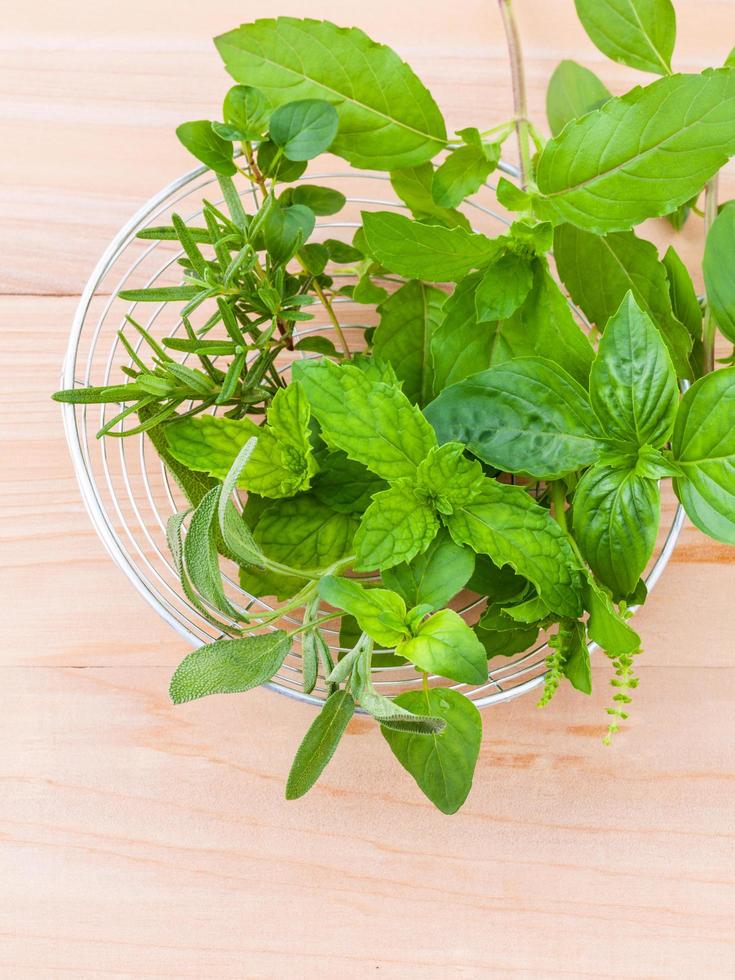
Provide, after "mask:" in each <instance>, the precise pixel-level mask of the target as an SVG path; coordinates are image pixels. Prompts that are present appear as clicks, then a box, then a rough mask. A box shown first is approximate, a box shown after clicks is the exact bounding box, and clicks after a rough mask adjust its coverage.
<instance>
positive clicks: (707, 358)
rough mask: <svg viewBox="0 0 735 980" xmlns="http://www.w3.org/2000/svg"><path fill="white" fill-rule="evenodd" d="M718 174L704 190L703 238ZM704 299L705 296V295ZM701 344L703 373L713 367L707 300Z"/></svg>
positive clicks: (709, 224) (712, 208) (712, 212)
mask: <svg viewBox="0 0 735 980" xmlns="http://www.w3.org/2000/svg"><path fill="white" fill-rule="evenodd" d="M718 176H719V175H718V174H715V175H714V177H713V178H712V179H711V180H710V181H709V183H708V184H707V186H706V188H705V191H704V240H705V242H706V241H707V235H708V234H709V230H710V228H711V227H712V222H713V221H714V220H715V218H716V217H717V178H718ZM705 299H706V297H705ZM702 345H703V347H704V370H705V373H707V372H709V371H714V369H715V321H714V317H713V316H712V310H711V309H710V305H709V302H707V306H706V308H705V311H704V323H703V324H702Z"/></svg>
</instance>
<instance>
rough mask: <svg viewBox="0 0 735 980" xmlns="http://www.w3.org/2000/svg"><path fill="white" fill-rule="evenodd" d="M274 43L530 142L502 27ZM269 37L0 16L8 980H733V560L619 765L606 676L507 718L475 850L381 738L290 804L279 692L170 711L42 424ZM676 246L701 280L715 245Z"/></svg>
mask: <svg viewBox="0 0 735 980" xmlns="http://www.w3.org/2000/svg"><path fill="white" fill-rule="evenodd" d="M517 7H518V14H519V19H520V21H521V27H522V31H523V37H524V45H525V49H526V54H527V57H528V62H529V69H528V70H529V88H530V97H531V103H532V107H533V109H534V112H535V113H536V114H537V115H539V114H540V113H541V111H542V107H543V93H544V89H545V85H546V81H547V79H548V76H549V74H550V72H551V71H552V70H553V67H554V65H555V64H556V63H557V61H558V60H559V59H560V58H562V57H574V58H577V59H578V60H580V61H582V62H583V63H584V64H587V65H588V66H589V67H592V68H594V69H595V70H597V71H598V72H600V73H601V74H604V77H605V79H606V81H607V82H608V83H609V85H610V86H611V87H612V88H613V89H614V90H615V91H621V90H622V89H623V88H624V87H625V85H626V79H627V78H629V77H630V76H629V74H628V73H627V72H626V71H625V70H624V69H622V68H619V67H617V66H614V65H609V64H606V63H605V62H604V61H603V59H602V58H601V56H599V55H598V54H597V53H596V51H595V50H594V48H593V47H592V46H591V44H590V43H589V42H588V41H587V40H586V38H585V36H584V33H583V32H582V30H581V28H580V27H579V26H578V25H577V24H576V22H575V20H574V16H573V4H572V0H518V2H517ZM676 7H677V11H678V13H679V34H680V38H681V42H680V48H679V52H678V53H677V57H676V64H677V67H679V68H680V69H682V70H687V69H697V68H699V67H701V66H703V65H704V64H707V63H719V62H721V61H722V60H723V59H724V57H725V56H726V54H727V52H728V50H729V49H730V47H731V46H732V43H733V42H735V9H734V8H733V4H732V3H731V2H728V0H720V2H718V0H699V2H695V0H677V2H676ZM190 8H191V9H190ZM269 12H270V11H269ZM278 12H282V13H291V14H296V15H302V16H303V15H309V16H320V17H321V16H326V17H331V18H333V19H335V20H337V21H340V22H343V23H355V24H359V25H360V26H361V27H363V28H364V29H366V30H367V31H369V32H370V33H372V34H373V35H375V36H376V37H379V38H381V39H383V40H386V41H387V42H389V43H392V44H394V45H395V46H396V47H397V48H398V50H399V51H400V52H401V54H402V55H404V56H405V57H406V58H407V59H408V60H409V61H411V63H412V64H413V65H414V66H415V67H416V69H417V70H418V71H419V73H420V74H421V75H422V77H423V78H424V79H425V80H426V81H427V82H428V83H429V84H430V85H431V87H432V88H433V90H434V91H435V93H436V95H437V98H438V101H439V103H440V104H441V106H442V108H443V109H444V110H445V112H446V116H447V119H448V122H449V124H450V125H451V126H452V127H455V126H461V125H463V124H464V125H466V124H468V123H471V122H481V123H484V124H485V125H488V126H489V125H491V124H492V123H493V122H494V121H496V120H498V119H500V118H502V117H503V115H504V114H507V113H508V111H509V105H510V101H509V93H508V90H507V87H506V71H507V64H506V59H505V53H504V47H503V42H502V35H501V31H500V22H499V18H498V15H497V11H496V9H495V5H494V4H492V3H489V2H487V0H458V2H455V3H453V4H451V5H448V4H445V3H438V2H437V3H428V4H427V3H425V2H418V0H404V2H403V3H402V4H400V5H397V4H395V2H388V0H373V3H372V4H370V5H365V4H362V3H358V2H357V0H339V2H337V0H314V2H312V3H309V4H306V3H305V2H303V0H283V2H282V3H280V4H279V5H278ZM260 13H261V8H260V7H256V5H255V4H254V3H252V2H248V0H245V2H242V0H240V2H238V3H234V2H232V0H222V2H220V3H218V4H215V5H204V4H199V5H186V7H185V9H184V8H182V5H181V4H175V3H173V2H172V0H159V2H158V3H156V4H151V3H146V4H143V3H142V2H140V0H128V3H126V4H121V5H111V4H99V3H93V2H92V0H75V2H73V3H71V4H57V3H51V2H49V0H43V2H37V3H34V4H14V5H12V7H11V6H10V5H6V9H5V10H4V11H3V31H2V35H1V36H0V118H1V119H2V122H3V126H4V132H5V134H6V137H7V144H6V149H5V152H3V153H2V154H0V209H1V210H2V214H3V226H4V240H5V248H4V249H3V266H2V275H1V276H0V293H2V295H1V296H0V331H1V336H2V341H3V348H2V350H3V354H2V363H3V366H4V368H5V370H4V372H3V377H4V383H3V386H2V393H1V394H0V399H1V400H2V405H1V406H0V439H2V459H3V463H4V466H3V472H2V480H1V481H0V504H1V505H2V506H1V509H0V539H1V541H2V550H1V553H0V576H1V579H0V588H1V589H2V593H1V594H2V595H3V596H4V597H5V600H6V601H5V604H4V605H5V610H6V615H5V627H6V628H5V629H4V632H3V658H2V666H0V681H1V682H2V690H3V711H2V713H1V714H0V774H1V775H2V780H3V791H2V794H1V795H0V835H1V836H0V881H2V899H0V977H2V978H3V980H5V978H7V980H24V978H29V980H30V978H34V980H37V978H43V980H58V978H64V977H72V978H74V980H86V978H96V977H108V976H109V977H116V978H121V977H122V978H125V977H130V978H135V980H148V978H154V977H155V978H162V977H170V978H183V977H192V978H207V980H229V978H238V980H241V978H243V977H248V978H249V977H267V978H271V977H273V978H281V977H289V978H290V977H321V978H324V977H330V978H331V977H359V978H361V977H407V976H408V977H422V978H424V977H428V978H434V977H436V978H444V977H468V978H475V977H478V978H479V977H529V978H534V980H535V978H545V977H579V976H585V977H612V978H642V977H682V978H699V977H718V978H719V977H730V976H732V975H733V974H734V973H735V941H734V940H733V932H732V917H733V909H734V908H735V869H734V868H733V854H735V840H734V837H735V835H734V834H733V829H732V828H733V821H732V812H733V804H734V803H735V792H734V790H735V747H734V745H735V740H734V739H733V722H732V718H733V713H734V710H735V657H734V656H733V655H734V654H735V649H734V647H735V644H734V643H733V640H732V635H733V631H734V629H733V628H734V627H735V617H734V616H733V606H732V595H733V594H734V593H735V552H733V549H728V548H725V547H724V546H721V545H717V544H714V543H712V542H709V541H707V540H705V539H704V538H703V537H702V536H701V535H700V534H699V533H698V532H696V531H694V530H693V529H691V528H687V529H686V530H685V532H684V534H683V535H682V538H681V541H680V545H679V547H678V549H677V551H676V553H675V555H674V559H673V561H672V563H671V565H670V567H669V569H668V570H667V572H666V575H665V577H664V579H663V580H662V581H661V583H660V584H659V586H658V588H657V591H656V594H655V595H654V596H653V597H652V599H651V602H650V604H649V605H648V606H647V607H646V609H645V610H644V611H643V612H642V613H641V614H640V617H639V619H638V623H639V626H640V630H641V632H642V633H643V635H644V637H645V642H646V648H645V649H646V652H645V655H644V657H643V658H641V667H640V674H641V678H642V680H641V685H640V688H639V690H638V692H637V693H636V698H635V705H634V710H633V717H632V720H631V722H630V723H629V724H628V725H627V726H626V728H625V730H624V731H623V732H621V733H620V735H619V737H618V739H617V742H616V744H615V745H614V747H613V748H612V749H605V748H604V747H603V746H602V745H601V743H600V732H601V730H602V728H603V726H604V722H605V714H604V709H605V706H606V705H607V704H608V701H609V694H610V689H609V687H608V686H607V683H606V677H607V671H606V669H605V667H604V665H599V666H598V667H597V668H596V669H595V682H596V683H595V693H594V695H593V696H592V697H590V698H583V697H581V696H579V695H576V696H575V695H573V693H572V692H569V691H562V692H560V695H559V696H558V697H557V698H556V699H555V701H554V702H553V703H552V705H551V706H549V708H547V709H546V710H544V711H537V710H536V709H535V708H534V705H533V699H532V698H524V699H520V700H518V701H515V702H511V703H509V704H507V705H505V706H503V707H500V708H497V709H491V710H489V711H488V712H486V714H485V723H486V737H485V741H484V744H483V750H482V754H481V758H480V762H479V765H478V772H477V777H476V785H475V788H474V789H473V792H472V794H471V796H470V798H469V800H468V803H467V805H466V807H465V809H464V810H463V811H462V812H461V813H460V814H458V815H457V816H455V817H453V818H446V817H444V816H442V815H441V814H439V813H437V812H435V811H434V810H433V809H431V807H430V806H429V805H428V803H427V802H426V801H425V800H424V798H423V797H422V796H421V795H420V794H419V793H418V791H417V790H416V789H415V788H414V786H413V784H412V783H411V781H410V779H408V778H407V777H406V776H405V774H404V773H403V772H402V770H400V769H399V767H398V766H397V765H396V764H395V762H394V760H393V759H392V757H391V756H390V753H389V752H388V750H387V747H386V746H385V744H384V743H383V741H382V739H381V737H380V735H379V734H378V733H377V732H376V731H375V729H374V728H373V727H371V726H370V725H369V724H367V723H365V722H363V721H357V722H355V723H353V725H352V726H351V727H350V729H349V731H348V734H347V736H346V739H345V742H344V744H343V745H342V746H341V748H340V751H339V752H338V754H337V756H336V757H335V759H334V761H333V763H332V764H331V766H330V768H329V770H328V771H327V773H326V774H325V777H324V779H323V780H322V782H321V783H320V784H319V785H318V786H317V788H316V789H315V790H314V791H313V792H312V794H310V796H308V797H307V798H305V799H304V800H303V801H300V802H299V803H295V804H286V803H285V802H284V800H283V784H284V780H285V776H286V773H287V771H288V767H289V765H290V761H291V758H292V756H293V752H294V751H295V748H296V746H297V744H298V742H299V740H300V738H301V735H302V733H303V731H304V729H305V728H306V726H307V725H308V723H309V721H310V718H311V717H312V715H311V712H310V709H308V708H307V707H304V706H302V705H297V704H294V703H292V702H290V701H287V700H286V699H283V698H278V697H277V696H275V695H273V694H270V693H268V692H266V691H257V692H252V693H251V694H250V695H248V696H247V697H243V698H231V699H228V698H216V699H211V700H209V701H205V702H201V703H195V704H191V705H187V706H184V707H182V708H177V709H174V708H172V707H171V706H170V705H169V703H168V701H167V697H166V686H167V680H168V675H169V672H170V669H171V666H172V665H174V664H175V663H176V662H177V661H178V659H179V658H180V656H181V655H182V653H183V652H184V651H183V650H182V645H181V642H180V640H179V639H178V638H177V637H176V636H175V635H174V634H173V632H172V631H171V630H170V629H169V628H168V627H167V626H166V625H165V623H163V621H161V620H160V619H158V618H157V617H156V616H155V614H154V613H153V611H152V610H151V609H149V608H148V607H147V606H146V605H145V604H144V603H143V601H142V600H141V599H140V597H139V596H138V595H137V594H136V593H135V592H134V591H133V590H132V589H131V588H130V586H129V585H128V583H127V582H126V580H125V579H124V577H123V576H122V574H121V573H120V571H119V570H118V569H117V568H116V567H115V566H114V565H113V563H112V562H111V561H110V560H109V559H108V557H107V556H106V554H105V552H104V550H103V548H102V546H101V544H100V543H99V541H98V540H97V538H96V536H95V534H94V531H93V530H92V528H91V526H90V525H89V521H88V519H87V517H86V514H85V513H84V511H83V507H82V504H81V502H80V499H79V495H78V491H77V488H76V484H75V482H74V478H73V474H72V470H71V465H70V463H69V460H68V457H67V452H66V447H65V444H64V442H63V436H62V429H61V424H60V420H59V413H58V410H57V407H56V406H54V405H53V404H52V403H51V402H50V401H49V400H48V397H47V395H48V393H49V392H50V391H51V390H53V389H54V388H55V387H56V386H57V383H58V377H59V372H60V365H61V358H62V356H63V351H64V347H65V343H66V337H67V333H68V328H69V324H70V320H71V317H72V314H73V310H74V306H75V299H76V297H77V296H78V294H79V292H80V289H81V286H82V284H83V282H84V280H85V279H86V277H87V275H88V274H89V272H90V270H91V268H92V266H93V264H94V262H95V260H96V257H97V256H98V254H99V253H100V251H101V249H102V248H103V247H104V246H105V245H106V243H107V241H109V239H110V237H111V235H112V234H113V232H114V231H115V230H116V229H117V227H118V226H119V225H120V224H121V223H122V222H123V221H124V220H125V219H126V218H127V217H128V216H129V215H130V214H131V213H132V212H133V211H134V210H135V209H136V208H137V207H138V206H139V205H140V203H142V201H144V200H145V199H146V198H147V197H148V196H150V194H151V193H153V192H154V191H155V190H156V189H157V188H158V187H159V186H160V185H161V184H163V183H165V182H166V181H168V180H169V179H171V177H172V176H174V175H176V174H178V173H179V172H181V171H182V170H184V169H186V168H187V167H188V166H189V161H188V160H187V158H186V155H185V153H184V152H183V150H182V149H181V148H180V147H179V146H178V144H177V143H176V141H175V139H173V137H172V129H173V127H174V126H175V125H176V124H177V123H178V122H179V121H181V120H182V119H185V118H197V117H198V116H201V115H202V114H209V113H211V112H213V107H214V106H216V104H217V103H218V101H219V99H220V98H221V94H222V91H223V88H224V84H225V80H224V76H223V73H222V71H221V68H220V66H219V63H218V59H217V57H216V55H215V54H214V52H213V49H212V47H211V42H210V41H209V38H210V37H211V36H212V35H214V34H215V33H217V32H219V31H221V30H226V29H228V28H230V27H232V26H233V25H235V24H236V23H238V22H239V21H241V20H247V19H251V18H252V17H254V16H257V15H259V14H260ZM638 77H640V79H641V80H643V79H644V77H645V76H638ZM723 194H724V196H727V197H731V196H735V175H734V173H733V168H732V167H730V168H728V169H727V172H726V174H725V176H724V178H723ZM647 230H648V231H649V233H650V234H651V235H652V237H654V238H655V239H657V240H663V239H662V237H661V236H663V235H664V234H665V233H666V231H665V228H664V227H663V226H662V225H660V224H656V225H651V227H650V228H649V229H647ZM676 243H677V247H678V248H679V249H680V251H681V252H682V254H683V255H684V256H685V257H686V258H687V259H688V260H690V261H696V259H697V257H698V255H699V254H700V251H701V237H700V234H699V229H698V227H697V224H696V223H695V222H692V223H690V225H688V226H687V228H686V229H685V231H684V232H683V233H682V234H681V235H678V236H677V237H676Z"/></svg>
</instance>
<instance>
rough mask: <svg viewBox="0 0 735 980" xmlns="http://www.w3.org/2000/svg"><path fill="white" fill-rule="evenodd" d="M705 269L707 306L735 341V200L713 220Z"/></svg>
mask: <svg viewBox="0 0 735 980" xmlns="http://www.w3.org/2000/svg"><path fill="white" fill-rule="evenodd" d="M702 269H703V272H704V288H705V291H706V293H707V305H708V306H709V308H710V310H711V311H712V314H713V315H714V318H715V320H716V321H717V326H718V327H719V328H720V331H721V332H722V333H723V334H724V336H725V337H727V339H728V340H729V341H731V342H732V343H733V344H735V201H730V202H729V203H728V204H726V205H725V206H724V207H723V208H722V210H721V211H720V213H719V214H718V215H717V217H716V218H715V220H714V221H713V222H712V227H711V228H710V230H709V233H708V235H707V244H706V246H705V250H704V263H703V266H702Z"/></svg>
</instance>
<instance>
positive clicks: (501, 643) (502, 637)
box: [475, 626, 539, 659]
mask: <svg viewBox="0 0 735 980" xmlns="http://www.w3.org/2000/svg"><path fill="white" fill-rule="evenodd" d="M475 633H476V634H477V638H478V640H479V641H480V643H482V645H483V647H484V649H485V654H486V655H487V657H488V658H489V659H492V658H493V657H513V656H515V655H516V654H517V653H523V651H524V650H530V649H531V647H532V646H533V644H534V643H535V642H536V640H537V639H538V634H539V631H538V627H537V626H522V627H518V628H517V629H514V630H503V631H499V630H486V629H483V628H482V627H481V626H476V627H475Z"/></svg>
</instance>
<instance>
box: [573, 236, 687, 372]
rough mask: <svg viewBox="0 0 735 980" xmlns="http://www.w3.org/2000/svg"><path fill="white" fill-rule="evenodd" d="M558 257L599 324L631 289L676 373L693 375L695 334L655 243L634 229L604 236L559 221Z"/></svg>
mask: <svg viewBox="0 0 735 980" xmlns="http://www.w3.org/2000/svg"><path fill="white" fill-rule="evenodd" d="M554 259H555V261H556V267H557V269H558V271H559V275H560V277H561V280H562V282H563V283H564V285H565V286H566V287H567V289H568V290H569V293H570V295H571V297H572V299H573V300H574V302H575V303H577V305H578V306H579V307H580V308H581V309H582V310H583V311H584V313H585V314H586V315H587V317H589V319H590V320H591V321H592V322H593V323H596V324H597V326H598V327H599V328H600V330H603V329H604V328H605V324H606V323H607V321H608V320H609V319H610V317H611V316H612V315H613V314H614V313H615V312H616V311H617V310H618V308H619V307H620V304H621V303H622V302H623V299H624V298H625V295H626V293H628V292H632V293H633V296H634V297H635V300H636V302H637V303H638V305H639V306H640V307H641V309H643V310H645V312H646V313H648V315H649V316H650V317H651V319H652V320H653V322H654V324H655V326H656V327H657V328H658V329H659V330H660V331H661V333H662V335H663V338H664V340H665V342H666V346H667V347H668V349H669V353H670V354H671V359H672V361H673V362H674V367H675V368H676V370H677V374H678V376H679V377H681V378H691V369H690V366H689V351H690V348H691V346H692V340H691V337H690V336H689V331H688V330H687V329H686V328H685V327H684V326H683V324H681V323H680V322H679V320H677V318H676V316H675V315H674V311H673V309H672V306H671V297H670V295H669V288H668V280H667V275H666V268H665V267H664V265H663V264H662V263H661V262H660V261H659V258H658V252H657V251H656V246H655V245H653V244H652V243H651V242H647V241H644V240H643V239H642V238H637V237H636V235H634V234H633V232H632V231H629V232H618V233H616V234H612V235H605V236H604V237H600V236H598V235H591V234H589V233H588V232H586V231H581V230H580V229H579V228H574V227H573V226H572V225H561V226H560V227H559V228H556V229H555V231H554Z"/></svg>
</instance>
